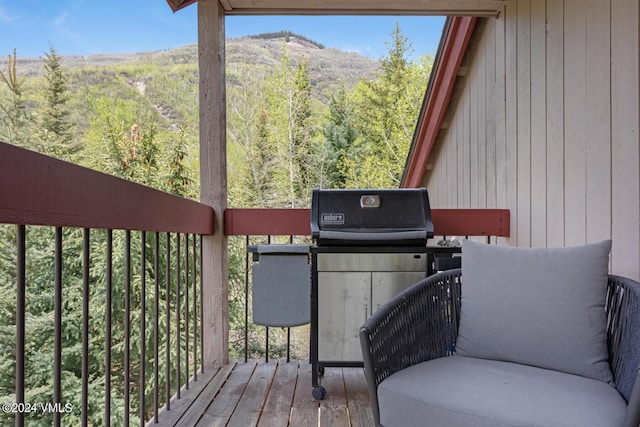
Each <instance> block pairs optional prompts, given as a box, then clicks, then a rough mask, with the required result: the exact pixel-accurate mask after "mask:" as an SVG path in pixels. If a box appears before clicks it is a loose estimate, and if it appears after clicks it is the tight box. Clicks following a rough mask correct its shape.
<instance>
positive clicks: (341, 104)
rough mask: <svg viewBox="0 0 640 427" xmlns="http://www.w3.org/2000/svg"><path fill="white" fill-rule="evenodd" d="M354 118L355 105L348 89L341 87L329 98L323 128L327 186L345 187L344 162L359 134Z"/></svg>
mask: <svg viewBox="0 0 640 427" xmlns="http://www.w3.org/2000/svg"><path fill="white" fill-rule="evenodd" d="M353 119H354V118H353V106H352V105H351V104H350V103H349V101H348V99H347V92H346V90H345V89H344V88H341V89H340V90H339V91H338V92H336V93H335V94H333V95H332V96H331V99H330V100H329V113H328V117H327V120H326V123H325V125H324V128H323V130H322V134H323V136H324V138H325V141H326V142H325V154H324V156H323V159H324V161H323V164H324V165H325V166H324V174H325V175H326V182H323V183H324V184H326V185H325V186H326V187H330V188H344V185H345V182H346V176H345V174H344V171H343V170H342V164H343V162H344V158H345V156H348V153H349V151H350V150H351V147H352V145H353V143H354V142H355V140H356V138H357V136H358V131H357V130H356V129H355V127H354V126H353Z"/></svg>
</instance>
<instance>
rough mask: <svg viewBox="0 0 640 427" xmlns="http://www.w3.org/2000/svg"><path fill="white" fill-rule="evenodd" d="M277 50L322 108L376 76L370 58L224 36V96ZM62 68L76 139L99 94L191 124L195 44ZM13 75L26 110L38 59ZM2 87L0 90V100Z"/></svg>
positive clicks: (272, 60)
mask: <svg viewBox="0 0 640 427" xmlns="http://www.w3.org/2000/svg"><path fill="white" fill-rule="evenodd" d="M285 46H286V50H287V53H288V55H289V57H290V60H291V62H292V63H293V64H294V65H295V64H297V63H298V62H299V61H306V62H307V66H308V70H309V76H310V79H311V84H312V86H313V92H312V93H313V97H314V98H316V100H318V101H319V102H320V103H322V104H326V102H327V100H328V99H329V97H330V95H331V93H333V92H334V91H336V90H337V89H338V88H340V87H344V88H345V89H347V90H350V89H351V88H353V86H355V84H357V82H358V81H360V80H361V79H363V78H372V77H374V76H375V74H376V73H377V72H378V61H376V60H374V59H371V58H369V57H365V56H362V55H359V54H356V53H352V52H344V51H341V50H337V49H330V48H325V47H324V46H322V45H321V44H319V43H316V42H313V41H312V40H309V39H307V38H305V37H303V36H299V35H295V34H293V33H290V32H283V33H280V34H273V35H258V36H248V37H242V38H229V39H227V41H226V77H227V94H228V96H229V98H230V99H231V96H230V95H231V94H232V93H233V91H234V90H236V87H237V86H238V84H239V83H240V82H241V81H242V80H241V79H242V78H243V77H242V75H243V73H244V75H247V73H249V74H252V75H265V73H269V72H272V71H273V69H275V66H276V65H278V64H279V62H280V58H281V55H282V54H283V52H284V49H285ZM18 54H19V52H18ZM62 64H63V66H64V67H65V73H66V74H67V75H68V77H69V88H70V95H71V99H70V104H71V110H72V111H73V113H72V114H73V116H72V118H71V119H72V122H73V123H74V124H75V125H76V129H77V131H78V132H77V138H79V139H82V138H83V135H84V133H85V132H86V130H87V129H88V127H89V117H88V116H89V115H88V114H87V112H88V111H90V107H91V106H90V104H89V103H90V102H92V100H95V99H96V98H100V97H103V96H104V97H108V98H111V99H115V100H121V101H122V102H127V103H132V104H134V105H135V109H136V111H137V112H136V114H137V115H138V117H141V118H144V117H149V115H156V114H157V115H159V116H161V117H162V118H163V119H164V122H165V123H166V126H168V127H170V126H175V125H176V123H184V122H189V123H191V125H194V124H196V123H197V120H198V47H197V45H187V46H183V47H179V48H175V49H168V50H163V51H155V52H140V53H123V54H100V55H91V56H81V55H64V56H62ZM3 65H4V64H2V65H0V66H3ZM3 68H4V66H3ZM18 74H19V75H24V76H26V77H27V80H28V83H27V86H28V88H29V90H28V91H27V92H26V94H25V96H26V99H27V102H28V103H30V104H31V105H32V106H35V105H37V104H39V103H40V100H41V98H42V90H41V89H42V87H43V82H42V81H41V76H42V74H43V57H40V58H33V57H29V58H20V57H18ZM3 89H4V88H0V95H2V90H3Z"/></svg>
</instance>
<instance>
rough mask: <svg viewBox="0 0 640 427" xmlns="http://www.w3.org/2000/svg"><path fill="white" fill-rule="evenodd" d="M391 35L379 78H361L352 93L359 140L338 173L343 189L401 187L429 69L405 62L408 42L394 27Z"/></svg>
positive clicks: (408, 51) (397, 27)
mask: <svg viewBox="0 0 640 427" xmlns="http://www.w3.org/2000/svg"><path fill="white" fill-rule="evenodd" d="M391 36H392V41H391V43H388V44H387V46H388V48H389V50H388V55H387V56H386V57H383V58H381V59H380V68H381V70H382V73H381V75H380V76H379V77H378V78H377V79H375V80H362V81H361V82H360V83H359V84H358V85H357V86H356V89H355V90H354V94H353V99H354V103H355V116H356V120H355V121H354V125H355V127H356V129H357V131H358V139H357V140H356V141H355V143H354V144H353V146H352V149H351V151H350V153H349V157H348V158H347V159H345V161H344V163H343V164H342V169H341V170H342V172H343V173H344V175H345V176H346V177H347V178H346V185H348V186H353V187H397V186H398V185H399V184H400V178H401V176H402V169H403V166H404V162H405V161H406V157H407V153H408V151H409V146H410V144H411V138H412V136H413V131H414V127H415V123H416V120H417V117H418V113H419V110H420V101H421V99H422V96H423V95H424V87H425V85H426V80H427V75H428V73H429V71H430V69H429V70H426V69H424V68H423V67H424V65H425V64H428V62H427V61H422V62H419V63H414V62H411V61H409V59H408V56H409V54H410V53H411V44H410V43H409V42H408V39H407V38H406V37H405V36H404V35H403V34H402V32H401V31H400V28H399V26H398V24H396V28H395V30H394V31H393V32H392V33H391ZM429 68H430V67H429Z"/></svg>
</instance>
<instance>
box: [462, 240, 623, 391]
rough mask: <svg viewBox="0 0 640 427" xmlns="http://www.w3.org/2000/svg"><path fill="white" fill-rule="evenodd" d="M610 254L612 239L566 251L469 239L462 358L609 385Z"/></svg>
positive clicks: (464, 260)
mask: <svg viewBox="0 0 640 427" xmlns="http://www.w3.org/2000/svg"><path fill="white" fill-rule="evenodd" d="M610 250H611V241H609V240H606V241H602V242H599V243H594V244H589V245H584V246H578V247H566V248H520V247H507V246H497V245H485V244H480V243H475V242H471V241H465V242H464V243H463V247H462V297H461V309H460V329H459V334H458V340H457V343H456V350H457V353H458V354H459V355H461V356H470V357H479V358H484V359H491V360H501V361H507V362H515V363H522V364H526V365H531V366H538V367H541V368H546V369H553V370H557V371H560V372H566V373H569V374H575V375H581V376H583V377H587V378H593V379H597V380H601V381H605V382H611V381H612V375H611V368H610V367H609V362H608V350H607V334H606V314H605V309H604V306H605V300H606V292H607V273H608V266H609V252H610Z"/></svg>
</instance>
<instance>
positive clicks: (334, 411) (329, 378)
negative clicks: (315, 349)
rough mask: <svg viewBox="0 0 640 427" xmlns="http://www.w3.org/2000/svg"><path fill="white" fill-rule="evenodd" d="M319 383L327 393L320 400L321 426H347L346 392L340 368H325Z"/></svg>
mask: <svg viewBox="0 0 640 427" xmlns="http://www.w3.org/2000/svg"><path fill="white" fill-rule="evenodd" d="M320 384H321V385H322V386H323V387H324V388H325V389H326V390H327V395H326V396H325V398H324V399H323V400H321V401H320V423H319V425H320V426H321V427H323V426H326V427H343V426H344V427H349V412H348V411H347V394H346V390H345V387H344V377H343V376H342V368H326V369H325V373H324V375H323V376H322V377H321V378H320Z"/></svg>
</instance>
